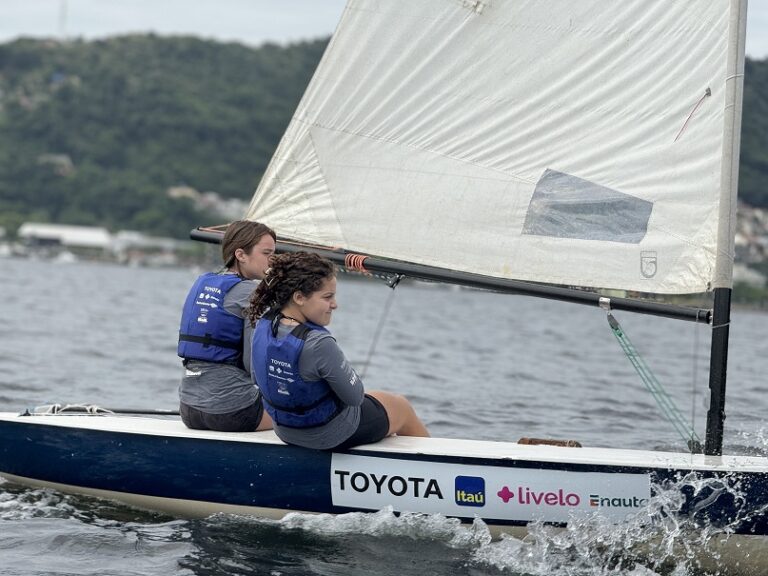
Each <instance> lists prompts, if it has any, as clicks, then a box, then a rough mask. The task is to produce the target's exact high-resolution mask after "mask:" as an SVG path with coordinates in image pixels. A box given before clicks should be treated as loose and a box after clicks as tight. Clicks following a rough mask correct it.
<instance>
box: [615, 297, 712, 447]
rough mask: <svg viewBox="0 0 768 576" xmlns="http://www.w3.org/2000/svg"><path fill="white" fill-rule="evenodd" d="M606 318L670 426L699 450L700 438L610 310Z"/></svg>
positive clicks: (687, 442)
mask: <svg viewBox="0 0 768 576" xmlns="http://www.w3.org/2000/svg"><path fill="white" fill-rule="evenodd" d="M607 318H608V324H609V325H610V327H611V331H612V332H613V334H614V336H616V339H617V340H618V342H619V346H621V349H622V350H623V351H624V354H625V355H626V356H627V359H629V361H630V363H631V364H632V366H633V367H634V368H635V370H636V371H637V373H638V375H639V376H640V379H641V380H642V381H643V384H644V385H645V387H646V388H647V389H648V391H649V392H650V393H651V396H653V399H654V400H655V401H656V404H657V405H658V407H659V409H660V410H661V413H662V414H663V415H664V416H665V417H666V418H667V420H668V421H669V422H670V423H671V424H672V427H673V428H674V429H675V431H676V432H677V433H678V434H679V435H680V437H681V438H682V440H683V441H684V442H685V443H686V444H687V445H688V447H689V448H690V450H691V451H692V452H694V451H696V452H699V451H700V449H699V447H700V444H701V440H700V439H699V437H698V436H697V434H696V431H695V430H694V429H693V427H692V426H691V425H689V424H688V423H687V422H686V421H685V417H684V416H683V414H682V412H680V410H679V409H678V407H677V406H676V405H675V402H674V400H673V399H672V397H671V396H670V395H669V393H668V392H667V391H666V390H665V389H664V387H663V386H662V385H661V383H660V382H659V381H658V379H657V378H656V376H655V375H654V374H653V372H652V371H651V369H650V368H649V367H648V365H647V364H646V363H645V361H644V360H643V358H642V356H641V355H640V353H639V352H638V351H637V350H636V349H635V347H634V346H633V344H632V342H631V341H630V339H629V337H628V336H627V335H626V334H625V333H624V329H623V328H622V327H621V325H620V324H619V322H618V320H616V318H615V317H614V316H613V314H611V313H610V312H608V313H607Z"/></svg>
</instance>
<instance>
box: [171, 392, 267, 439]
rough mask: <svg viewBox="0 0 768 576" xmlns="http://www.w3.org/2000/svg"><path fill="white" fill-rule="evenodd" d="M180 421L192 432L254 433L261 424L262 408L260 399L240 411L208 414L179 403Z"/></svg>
mask: <svg viewBox="0 0 768 576" xmlns="http://www.w3.org/2000/svg"><path fill="white" fill-rule="evenodd" d="M179 413H180V414H181V421H182V422H184V425H185V426H186V427H187V428H192V429H193V430H217V431H219V432H255V431H256V428H258V427H259V424H260V423H261V417H262V415H263V414H264V407H263V406H262V404H261V399H259V401H258V402H256V403H255V404H251V405H250V406H248V407H247V408H243V409H242V410H235V411H234V412H227V413H226V414H208V413H207V412H202V411H200V410H198V409H197V408H192V406H187V405H186V404H184V403H183V402H180V405H179Z"/></svg>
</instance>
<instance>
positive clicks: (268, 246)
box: [235, 234, 275, 280]
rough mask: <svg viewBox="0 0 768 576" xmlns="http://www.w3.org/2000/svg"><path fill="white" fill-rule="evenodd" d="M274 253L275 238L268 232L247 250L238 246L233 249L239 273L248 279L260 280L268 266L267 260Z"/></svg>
mask: <svg viewBox="0 0 768 576" xmlns="http://www.w3.org/2000/svg"><path fill="white" fill-rule="evenodd" d="M274 253H275V240H274V239H273V238H272V236H270V235H269V234H264V236H262V237H261V238H259V241H258V242H257V243H256V244H254V245H253V246H252V247H251V250H250V251H249V252H246V251H245V250H243V249H242V248H238V249H237V250H235V258H237V269H238V271H239V272H240V275H241V276H242V277H243V278H247V279H248V280H261V279H262V278H264V276H265V274H266V272H267V268H269V260H270V258H272V255H273V254H274Z"/></svg>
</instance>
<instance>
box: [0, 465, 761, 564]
mask: <svg viewBox="0 0 768 576" xmlns="http://www.w3.org/2000/svg"><path fill="white" fill-rule="evenodd" d="M744 497H745V493H744V491H743V487H742V486H739V485H737V484H728V483H726V482H723V481H722V480H718V479H714V478H701V477H698V476H697V475H696V474H690V475H688V476H686V477H684V478H682V479H680V480H678V481H677V482H674V483H673V482H670V483H668V484H667V485H665V486H661V487H656V490H655V494H654V495H653V497H652V498H651V500H650V502H649V504H648V506H647V508H645V509H644V510H642V511H641V512H639V513H638V514H636V515H635V516H632V517H630V518H629V519H628V520H627V521H625V522H623V523H620V524H616V523H613V522H611V521H609V520H608V519H605V518H603V517H600V516H597V515H590V516H586V515H585V516H583V517H578V518H574V519H573V520H572V521H571V522H570V523H569V524H568V526H567V527H566V528H559V527H555V526H552V525H548V524H545V523H542V522H532V523H530V524H529V525H528V527H527V534H526V535H525V536H524V537H523V538H522V539H518V538H515V537H513V536H510V535H508V534H501V535H497V534H496V532H495V530H494V529H492V528H489V527H488V526H487V525H486V524H485V523H484V522H483V521H482V520H480V519H476V520H475V521H474V523H472V524H469V525H467V524H461V523H460V522H459V521H458V520H456V519H454V518H446V517H445V516H442V515H439V514H415V513H402V514H397V513H395V512H394V510H393V509H392V508H391V507H388V508H385V509H382V510H380V511H378V512H373V513H361V512H355V513H349V514H343V515H338V516H334V515H329V514H303V513H289V514H287V515H286V516H285V517H284V518H282V519H281V520H266V519H261V518H253V517H247V516H232V515H226V514H218V515H215V516H212V517H209V518H207V519H204V520H193V521H183V520H173V519H171V518H170V517H168V516H165V515H163V514H158V513H152V512H144V511H141V510H137V509H134V508H131V507H129V506H124V505H122V504H118V503H114V502H110V501H104V500H99V499H96V498H90V497H82V496H72V495H65V494H61V493H58V492H55V491H51V490H44V489H29V488H25V487H22V486H18V485H16V484H13V483H9V482H4V481H2V480H0V521H6V520H17V521H18V520H22V521H23V520H30V519H34V520H38V519H43V518H44V519H48V520H59V519H60V520H63V521H65V522H66V524H67V525H68V526H69V527H70V528H69V529H71V526H72V522H73V521H74V522H75V523H76V524H77V525H79V526H81V527H82V526H83V525H87V526H86V528H87V529H86V532H87V533H88V537H89V538H92V537H93V536H94V533H93V532H92V531H93V530H95V529H97V528H100V529H102V530H106V531H108V532H110V533H112V532H114V531H115V530H117V531H118V532H121V533H131V534H134V537H135V539H136V540H137V541H138V540H141V541H142V542H152V541H153V546H159V547H160V548H164V546H163V544H162V543H161V542H162V540H163V535H164V534H166V535H171V534H175V536H173V538H170V540H171V541H169V542H168V543H167V545H169V546H170V548H168V549H166V550H165V552H168V553H172V552H173V551H174V550H175V551H176V552H181V553H182V554H183V558H182V559H181V560H180V564H181V565H182V566H184V567H185V568H189V569H191V570H193V571H194V569H195V566H196V565H197V564H198V561H199V560H200V559H201V558H211V557H215V556H218V555H219V552H221V551H222V550H224V549H226V550H228V552H227V554H228V555H229V556H230V557H232V555H242V562H243V564H241V566H240V568H241V569H242V571H239V572H238V573H250V570H249V569H245V568H243V566H247V565H248V564H249V562H250V561H249V560H248V558H251V560H253V559H254V556H255V555H256V551H257V550H258V555H259V556H260V561H261V562H264V561H265V559H269V554H270V552H269V551H268V549H271V546H269V545H268V543H269V542H274V543H275V545H276V546H277V545H278V544H279V546H280V547H281V548H282V547H283V544H282V543H283V542H285V541H290V542H293V545H294V546H298V547H300V548H302V549H304V548H308V549H316V550H329V549H336V550H344V555H345V556H346V558H347V559H346V560H344V565H345V566H349V564H348V563H349V562H350V558H355V560H354V563H355V564H356V565H358V566H359V563H360V562H364V563H366V564H367V563H368V562H371V561H373V560H370V559H368V556H366V555H369V556H370V555H371V553H372V551H373V555H374V556H380V557H379V560H380V561H381V560H382V558H389V559H390V560H391V562H392V564H391V567H392V568H395V567H398V566H399V568H398V569H402V565H403V563H409V562H411V563H414V565H413V566H411V568H413V571H411V572H409V571H406V572H403V571H402V570H401V571H400V572H398V573H399V574H405V573H413V574H419V573H420V572H419V569H417V566H419V565H420V566H422V569H423V567H424V566H425V565H426V564H425V563H429V564H430V565H434V564H435V562H436V561H437V562H438V563H440V564H441V565H443V567H444V568H445V569H446V570H447V572H446V573H456V574H478V573H482V574H486V575H487V574H496V573H499V574H513V575H525V576H701V575H705V574H707V575H709V574H721V573H722V574H729V573H730V572H728V571H725V570H721V566H720V564H721V560H722V559H723V557H722V555H723V551H722V550H723V549H722V543H723V542H726V543H727V542H728V539H729V537H730V536H731V533H732V531H733V529H734V527H735V526H736V525H737V524H738V523H740V522H743V521H746V520H748V518H744V517H734V518H719V519H716V520H717V521H712V522H709V523H704V522H703V521H702V519H701V517H700V515H701V512H702V510H704V509H705V508H706V506H707V505H708V504H709V503H711V502H712V501H713V500H716V499H718V498H732V499H734V501H735V502H736V503H737V504H738V503H739V502H741V501H743V500H744ZM691 502H694V504H691ZM737 508H740V507H739V506H737ZM680 511H683V513H682V514H681V513H680ZM50 529H51V530H52V529H53V528H52V527H50ZM78 530H80V531H82V529H80V528H78ZM126 531H127V532H126ZM137 534H138V535H140V537H139V536H136V535H137ZM182 534H184V535H182ZM234 535H237V536H234ZM497 536H498V537H497ZM123 537H125V534H123ZM134 537H132V538H134ZM257 543H259V544H260V545H259V546H254V544H257ZM265 544H267V546H266V548H267V550H265V549H264V545H265ZM190 545H191V546H192V547H191V548H190V547H189V546H190ZM124 546H125V542H121V544H120V546H119V547H124ZM115 547H116V548H118V545H117V544H116V545H115ZM395 550H396V551H397V552H394V551H395ZM702 551H705V552H706V554H704V555H702ZM304 552H305V554H304V556H305V557H306V556H307V555H308V556H311V555H312V554H310V552H309V550H304ZM742 553H744V554H745V555H746V554H748V553H749V552H748V551H747V550H746V549H744V550H743V551H742ZM363 557H365V558H366V560H361V558H363ZM329 561H330V562H335V561H336V560H329ZM286 562H288V563H290V561H289V560H286ZM326 567H327V566H326ZM283 568H284V566H283ZM317 568H318V570H319V567H317ZM278 571H281V570H278ZM451 571H453V572H451ZM281 572H282V573H284V574H287V573H288V572H284V571H281ZM323 572H324V569H323V570H320V572H318V573H323ZM310 573H315V572H314V571H313V570H310ZM377 573H378V574H381V573H382V572H381V570H378V572H377ZM393 574H394V572H393Z"/></svg>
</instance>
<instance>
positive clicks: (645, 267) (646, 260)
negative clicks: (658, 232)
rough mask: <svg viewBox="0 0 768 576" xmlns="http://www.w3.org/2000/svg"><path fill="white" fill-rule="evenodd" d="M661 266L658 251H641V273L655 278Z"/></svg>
mask: <svg viewBox="0 0 768 576" xmlns="http://www.w3.org/2000/svg"><path fill="white" fill-rule="evenodd" d="M658 269H659V267H658V264H657V258H656V252H640V273H641V274H642V275H643V276H645V277H646V278H653V277H654V276H656V272H657V271H658Z"/></svg>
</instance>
